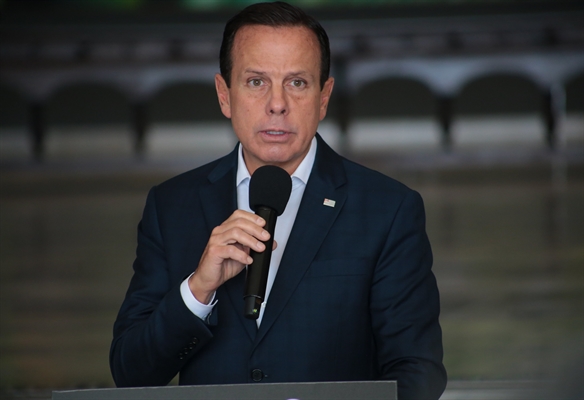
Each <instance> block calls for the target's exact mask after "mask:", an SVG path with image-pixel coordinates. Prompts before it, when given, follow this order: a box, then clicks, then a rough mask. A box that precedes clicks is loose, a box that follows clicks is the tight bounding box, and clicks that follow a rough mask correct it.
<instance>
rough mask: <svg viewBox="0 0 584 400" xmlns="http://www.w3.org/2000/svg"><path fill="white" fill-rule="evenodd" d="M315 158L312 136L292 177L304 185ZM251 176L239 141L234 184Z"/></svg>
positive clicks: (314, 145) (314, 139)
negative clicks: (307, 148) (308, 146)
mask: <svg viewBox="0 0 584 400" xmlns="http://www.w3.org/2000/svg"><path fill="white" fill-rule="evenodd" d="M315 159H316V137H314V138H312V141H311V142H310V149H309V150H308V153H307V154H306V156H305V157H304V159H303V160H302V162H301V163H300V165H298V168H296V171H294V173H293V174H292V178H297V179H300V181H302V183H304V184H305V185H306V183H307V182H308V178H309V177H310V172H311V171H312V166H313V165H314V160H315ZM249 178H251V176H250V174H249V171H248V169H247V166H246V165H245V161H244V160H243V146H242V145H241V143H239V149H238V151H237V176H236V181H235V183H236V186H239V184H240V183H242V182H243V181H244V180H246V179H249Z"/></svg>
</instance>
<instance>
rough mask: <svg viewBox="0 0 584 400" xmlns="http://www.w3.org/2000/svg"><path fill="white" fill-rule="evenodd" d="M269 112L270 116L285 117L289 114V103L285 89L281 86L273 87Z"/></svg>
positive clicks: (269, 101)
mask: <svg viewBox="0 0 584 400" xmlns="http://www.w3.org/2000/svg"><path fill="white" fill-rule="evenodd" d="M267 111H268V114H270V115H278V114H280V115H285V114H287V113H288V101H287V99H286V93H285V91H284V88H282V87H279V86H275V87H272V89H271V90H270V98H269V100H268V107H267Z"/></svg>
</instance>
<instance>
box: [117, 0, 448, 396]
mask: <svg viewBox="0 0 584 400" xmlns="http://www.w3.org/2000/svg"><path fill="white" fill-rule="evenodd" d="M329 65H330V51H329V46H328V38H327V36H326V33H325V32H324V30H323V29H322V27H321V26H320V24H318V22H316V21H315V20H314V19H312V18H311V17H309V16H307V15H306V14H305V13H304V12H303V11H301V10H299V9H298V8H296V7H292V6H290V5H288V4H286V3H280V2H278V3H264V4H256V5H252V6H250V7H248V8H246V9H245V10H243V11H242V12H241V13H239V14H238V15H236V16H235V17H234V18H232V19H231V20H230V21H229V22H228V23H227V26H226V28H225V33H224V38H223V44H222V47H221V54H220V66H221V74H219V75H217V76H216V77H215V83H216V88H217V94H218V99H219V104H220V107H221V110H222V112H223V114H224V115H225V116H226V117H227V118H230V119H231V121H232V125H233V130H234V132H235V134H236V135H237V137H238V139H239V141H240V144H239V145H238V146H237V148H236V149H235V150H234V151H233V152H232V153H231V154H229V155H227V156H225V157H223V158H221V159H219V160H217V161H215V162H212V163H210V164H208V165H205V166H202V167H200V168H198V169H195V170H193V171H190V172H187V173H185V174H182V175H179V176H178V177H175V178H173V179H171V180H169V181H167V182H165V183H163V184H161V185H159V186H157V187H155V188H153V189H152V190H151V191H150V193H149V195H148V199H147V202H146V207H145V210H144V215H143V218H142V221H141V222H140V226H139V231H138V248H137V257H136V261H135V263H134V276H133V278H132V281H131V283H130V287H129V289H128V293H127V295H126V299H125V300H124V303H123V305H122V307H121V310H120V313H119V315H118V319H117V321H116V323H115V327H114V339H113V343H112V349H111V356H110V362H111V369H112V374H113V376H114V379H115V381H116V384H117V385H118V386H148V385H166V384H167V383H168V382H169V381H170V380H171V379H172V378H173V377H174V376H175V375H176V374H177V373H180V376H179V382H180V384H227V383H252V382H260V381H261V382H267V383H270V382H271V383H273V382H306V381H348V380H372V379H387V380H397V381H398V393H399V397H400V399H418V398H419V399H437V398H438V397H439V396H440V394H441V393H442V391H443V390H444V386H445V382H446V375H445V370H444V367H443V365H442V341H441V331H440V326H439V324H438V315H439V299H438V290H437V287H436V281H435V279H434V276H433V274H432V272H431V264H432V254H431V250H430V245H429V242H428V239H427V236H426V233H425V217H424V210H423V204H422V200H421V198H420V196H419V195H418V194H417V193H416V192H414V191H412V190H410V189H408V188H406V187H405V186H403V185H401V184H400V183H398V182H396V181H394V180H392V179H390V178H388V177H385V176H383V175H381V174H379V173H377V172H374V171H371V170H368V169H366V168H364V167H361V166H359V165H356V164H354V163H352V162H350V161H348V160H346V159H344V158H342V157H340V156H339V155H337V154H336V153H335V152H334V151H333V150H331V149H330V148H329V147H328V146H327V145H326V143H325V142H324V141H323V140H322V138H320V136H318V135H317V134H316V129H317V126H318V123H319V121H321V120H322V119H323V118H324V116H325V115H326V110H327V105H328V102H329V98H330V95H331V92H332V89H333V84H334V81H333V78H331V77H329ZM268 164H270V165H277V166H280V167H282V168H283V169H284V170H286V171H287V172H288V173H289V174H290V175H291V176H292V181H293V190H292V195H291V198H290V201H289V203H288V205H287V206H286V210H285V212H284V214H283V215H282V216H281V217H279V218H278V223H277V224H276V232H275V235H274V239H275V242H276V243H277V245H276V246H275V249H274V252H273V255H272V262H271V265H270V275H269V278H268V288H267V299H266V301H265V303H264V307H263V308H262V310H261V313H260V318H259V319H258V321H253V320H249V319H246V318H244V316H243V305H244V302H243V291H244V281H245V271H244V269H245V266H246V265H247V264H249V263H251V257H250V256H249V250H250V249H253V250H255V251H257V252H261V251H263V250H264V247H265V246H264V245H263V243H262V241H265V240H266V239H267V238H268V237H269V233H268V232H267V231H265V230H264V229H263V227H264V224H265V221H263V220H262V219H261V218H259V217H258V216H256V215H255V214H253V213H252V212H250V210H249V205H248V198H247V196H248V190H249V189H248V188H249V177H250V176H251V175H252V174H253V172H254V171H255V170H256V169H257V168H259V167H260V166H263V165H268Z"/></svg>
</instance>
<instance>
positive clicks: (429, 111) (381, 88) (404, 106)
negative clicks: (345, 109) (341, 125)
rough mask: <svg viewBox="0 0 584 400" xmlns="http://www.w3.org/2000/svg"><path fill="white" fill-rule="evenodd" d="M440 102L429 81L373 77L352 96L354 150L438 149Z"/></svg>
mask: <svg viewBox="0 0 584 400" xmlns="http://www.w3.org/2000/svg"><path fill="white" fill-rule="evenodd" d="M436 109H437V101H436V98H435V96H434V94H433V93H432V91H431V89H430V88H429V87H428V86H427V85H426V83H425V82H423V81H421V80H418V79H415V78H412V77H407V76H384V77H383V78H379V79H375V80H370V81H368V82H367V83H365V84H364V85H363V86H362V87H360V88H359V90H357V92H356V93H355V95H354V96H353V97H352V99H351V112H350V116H351V122H350V123H349V128H348V130H347V131H348V137H347V139H348V141H349V142H350V146H351V148H352V149H354V150H357V151H359V150H363V151H380V150H381V151H391V150H400V151H401V150H421V149H434V150H435V149H438V148H439V146H440V142H441V138H440V127H439V125H438V123H437V121H436V118H435V114H436Z"/></svg>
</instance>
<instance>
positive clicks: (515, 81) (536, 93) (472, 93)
mask: <svg viewBox="0 0 584 400" xmlns="http://www.w3.org/2000/svg"><path fill="white" fill-rule="evenodd" d="M542 107H543V97H542V93H541V91H540V89H539V87H538V85H537V84H536V83H535V82H534V81H533V80H531V79H530V78H528V77H527V76H526V75H523V74H520V73H513V72H506V73H505V72H499V73H491V74H488V75H482V76H478V77H476V78H475V79H473V80H471V81H469V82H467V83H466V84H465V85H464V86H463V87H462V89H461V91H460V92H459V94H458V96H456V98H455V101H454V113H455V115H484V114H522V113H539V112H540V111H541V109H542Z"/></svg>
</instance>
